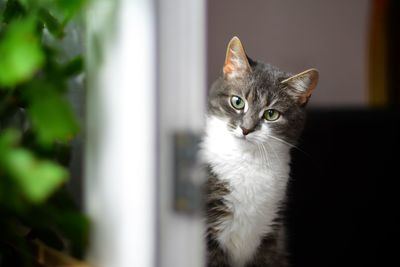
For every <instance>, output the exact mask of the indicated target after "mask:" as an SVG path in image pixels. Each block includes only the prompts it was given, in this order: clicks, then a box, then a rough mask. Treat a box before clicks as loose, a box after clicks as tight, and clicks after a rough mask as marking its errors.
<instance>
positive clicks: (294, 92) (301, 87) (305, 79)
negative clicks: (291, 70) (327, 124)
mask: <svg viewBox="0 0 400 267" xmlns="http://www.w3.org/2000/svg"><path fill="white" fill-rule="evenodd" d="M318 77H319V74H318V70H316V69H309V70H306V71H303V72H302V73H299V74H296V75H293V76H292V77H289V78H287V79H285V80H283V81H282V82H281V84H283V85H285V86H288V87H289V88H288V89H289V90H288V91H287V92H288V93H289V94H290V95H291V96H292V97H294V98H295V99H296V101H297V102H298V103H299V104H300V105H302V106H304V105H306V104H307V102H308V99H309V98H310V96H311V94H312V92H313V91H314V89H315V87H316V86H317V83H318Z"/></svg>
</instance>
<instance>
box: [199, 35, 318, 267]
mask: <svg viewBox="0 0 400 267" xmlns="http://www.w3.org/2000/svg"><path fill="white" fill-rule="evenodd" d="M317 82H318V71H317V70H316V69H309V70H306V71H304V72H302V73H299V74H297V75H291V74H289V73H287V72H284V71H281V70H279V69H278V68H276V67H274V66H271V65H269V64H264V63H260V62H257V61H255V60H252V59H251V58H249V57H248V56H247V55H246V53H245V50H244V48H243V46H242V44H241V42H240V40H239V39H238V38H237V37H234V38H232V40H231V41H230V42H229V44H228V48H227V52H226V59H225V64H224V66H223V74H222V75H221V77H219V78H218V79H217V80H216V81H215V82H214V83H213V85H212V86H211V89H210V91H209V96H208V113H207V119H206V128H205V134H204V137H203V140H202V143H201V155H202V159H203V161H204V163H205V164H206V166H207V172H208V179H207V182H206V211H205V215H206V226H207V229H206V239H207V240H206V241H207V266H210V267H211V266H218V267H224V266H225V267H228V266H232V267H248V266H269V267H286V266H288V257H287V252H286V248H285V239H286V238H285V227H284V224H283V220H282V216H281V212H282V209H283V206H284V202H285V198H286V187H287V182H288V179H289V171H290V167H289V164H290V150H291V148H292V147H294V146H295V144H296V142H297V139H298V138H299V135H300V133H301V131H302V129H303V126H304V121H305V106H306V104H307V102H308V100H309V98H310V96H311V93H312V92H313V90H314V89H315V87H316V85H317Z"/></svg>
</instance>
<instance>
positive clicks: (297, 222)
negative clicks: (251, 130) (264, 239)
mask: <svg viewBox="0 0 400 267" xmlns="http://www.w3.org/2000/svg"><path fill="white" fill-rule="evenodd" d="M399 19H400V2H399V1H397V0H352V1H344V0H343V1H337V0H336V1H334V0H324V1H320V0H251V1H241V0H214V1H213V0H191V1H187V0H168V1H167V0H153V1H145V0H118V1H113V0H96V1H95V0H93V1H89V0H74V1H64V0H56V1H53V0H40V1H36V0H0V21H1V22H0V266H60V265H62V266H113V267H122V266H124V267H125V266H143V267H144V266H162V267H166V266H168V267H169V266H171V267H172V266H173V267H187V266H191V267H197V266H199V267H200V266H204V249H205V248H204V243H203V227H204V225H203V221H202V217H201V207H202V204H201V184H202V178H203V176H202V173H201V172H198V171H197V169H196V160H197V159H196V151H197V150H196V144H197V142H198V140H199V137H200V136H201V133H202V130H203V128H204V114H205V106H206V95H207V90H208V88H209V86H210V85H211V83H212V82H213V81H214V80H215V79H216V77H218V76H219V75H220V74H221V71H222V65H223V62H224V57H225V51H226V46H227V43H228V42H229V40H230V39H231V38H232V37H233V36H238V37H239V38H240V39H241V41H242V43H243V45H244V47H245V49H246V52H247V54H248V55H249V56H250V57H251V58H253V59H256V60H260V61H263V62H268V63H271V64H273V65H275V66H277V67H279V68H281V69H283V70H285V71H289V72H292V73H298V72H301V71H304V70H306V69H308V68H317V69H318V70H319V72H320V80H319V84H318V87H317V89H316V90H315V91H314V94H313V96H312V98H311V101H310V103H309V106H308V120H307V124H306V127H305V130H304V134H303V135H302V137H301V139H300V142H299V149H294V150H293V153H292V154H293V160H292V173H291V181H290V184H289V190H288V210H287V212H286V219H287V225H288V235H289V240H288V245H289V246H288V248H289V252H290V255H291V262H292V265H293V266H299V267H302V266H307V267H313V266H315V267H317V266H318V267H321V266H323V267H325V266H360V267H361V266H392V265H393V264H394V263H395V262H398V261H399V260H398V258H397V254H398V249H400V247H399V245H398V244H399V240H400V233H399V230H398V225H399V224H400V221H399V216H398V215H399V212H398V210H399V207H398V203H400V197H399V194H398V188H399V186H400V182H399V174H398V172H399V170H398V161H399V160H398V159H399V156H398V153H399V150H400V141H399V138H400V83H399V82H398V81H397V79H398V77H400V53H399V47H400V21H399Z"/></svg>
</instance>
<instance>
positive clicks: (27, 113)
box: [0, 0, 89, 266]
mask: <svg viewBox="0 0 400 267" xmlns="http://www.w3.org/2000/svg"><path fill="white" fill-rule="evenodd" d="M85 2H86V1H85V0H8V1H2V0H0V266H36V265H34V262H35V256H34V252H33V250H32V246H31V241H32V240H35V239H39V240H40V241H42V242H43V243H45V244H46V245H48V246H50V247H52V248H55V249H58V250H62V251H65V252H66V253H70V254H71V255H73V256H75V257H78V258H79V257H82V255H83V253H84V249H85V246H86V244H87V239H88V228H89V223H88V219H87V218H86V217H85V215H83V214H82V213H80V212H79V210H78V208H77V207H76V205H75V204H74V203H73V201H72V200H71V198H70V197H69V195H68V193H67V192H66V190H65V188H64V186H63V185H64V184H65V182H66V181H67V179H68V177H69V171H68V169H67V168H66V164H68V160H69V154H70V146H69V143H70V141H71V139H72V138H73V137H74V136H75V135H76V134H77V133H78V131H79V125H78V121H77V119H76V118H75V115H74V113H73V111H72V109H71V106H70V104H69V103H68V102H67V101H66V100H65V98H64V94H65V93H66V92H67V90H68V80H69V79H71V78H73V77H74V76H75V75H77V74H80V73H82V71H83V61H82V58H81V57H80V56H78V57H75V58H71V59H68V60H67V61H66V60H65V58H64V59H63V60H61V56H60V54H61V51H60V48H59V47H58V46H57V45H56V44H54V43H53V44H51V43H50V42H47V41H46V38H47V37H51V38H54V39H56V40H61V39H62V38H63V37H64V36H65V34H66V33H65V32H66V31H65V29H66V26H67V25H68V23H69V22H70V21H71V19H73V18H74V17H76V16H79V14H80V13H81V12H82V10H83V8H84V5H85ZM47 39H48V38H47Z"/></svg>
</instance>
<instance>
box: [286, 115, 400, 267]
mask: <svg viewBox="0 0 400 267" xmlns="http://www.w3.org/2000/svg"><path fill="white" fill-rule="evenodd" d="M399 111H400V110H399V109H380V110H378V109H349V110H345V109H336V110H327V109H322V110H315V109H314V110H311V111H310V112H309V116H308V122H307V124H306V128H305V131H304V134H303V136H302V138H301V141H300V144H299V147H300V148H301V150H303V151H300V150H298V149H294V150H293V163H292V179H291V183H290V187H289V205H288V206H289V210H288V216H287V219H288V225H289V250H290V253H291V259H292V263H293V266H295V267H296V266H306V267H313V266H319V267H321V266H323V267H328V266H400V265H399V262H400V261H399V259H398V257H397V255H398V254H399V250H400V246H399V242H400V235H399V226H400V224H399V220H398V214H399V212H398V211H399V206H398V203H399V200H400V197H399V186H400V175H399V173H398V170H399V164H400V161H399V156H398V153H399V148H400V141H399V138H400V126H399V125H400V112H399ZM396 263H397V264H396Z"/></svg>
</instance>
